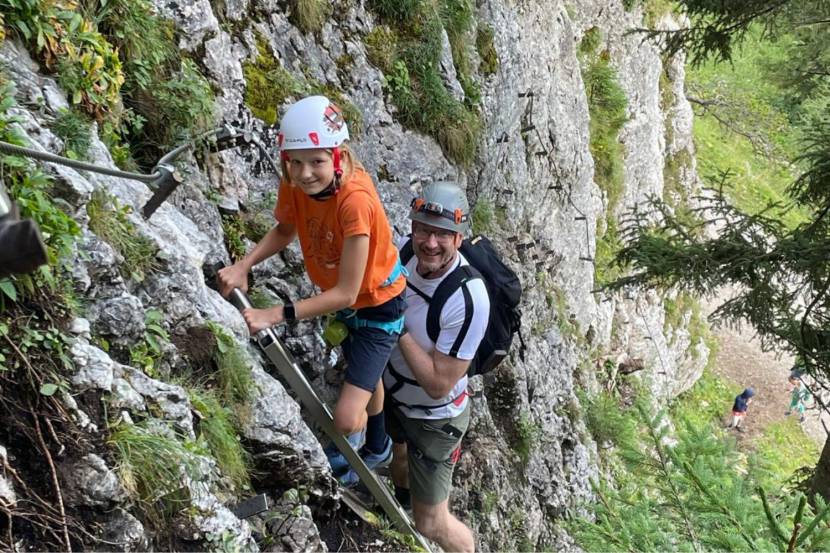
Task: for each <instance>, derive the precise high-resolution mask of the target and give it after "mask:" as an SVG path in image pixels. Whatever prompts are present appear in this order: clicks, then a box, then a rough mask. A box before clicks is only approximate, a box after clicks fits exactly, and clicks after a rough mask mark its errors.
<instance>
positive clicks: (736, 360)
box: [713, 325, 792, 443]
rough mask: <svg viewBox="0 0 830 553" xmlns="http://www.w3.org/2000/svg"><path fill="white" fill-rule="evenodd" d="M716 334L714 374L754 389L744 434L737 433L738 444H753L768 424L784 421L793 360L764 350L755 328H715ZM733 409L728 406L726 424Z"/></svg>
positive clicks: (739, 385) (740, 385) (725, 417)
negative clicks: (756, 336) (716, 354)
mask: <svg viewBox="0 0 830 553" xmlns="http://www.w3.org/2000/svg"><path fill="white" fill-rule="evenodd" d="M713 331H714V333H715V335H716V336H717V337H718V342H719V345H720V350H719V351H718V356H717V361H716V363H715V369H714V372H715V374H717V375H718V376H722V377H723V378H725V379H726V380H728V381H729V382H731V383H733V384H736V385H737V386H738V387H739V388H741V389H743V388H748V387H750V386H751V387H752V388H754V389H755V397H754V398H753V401H752V404H751V405H750V406H749V411H748V413H747V417H746V420H745V421H744V423H743V424H744V426H745V427H746V428H745V432H743V433H740V432H735V434H736V436H737V437H738V443H741V442H744V441H750V442H751V441H752V440H753V438H756V437H758V436H759V435H760V434H761V432H763V430H764V428H765V427H766V426H767V425H769V424H770V423H773V422H777V421H780V420H783V419H784V418H785V415H784V412H785V411H786V410H787V406H788V405H789V403H790V400H789V392H788V391H787V377H788V376H789V374H790V367H792V358H790V357H788V356H783V355H782V356H778V357H776V355H775V354H774V353H773V352H763V351H761V344H760V342H759V341H758V339H757V338H753V329H752V328H751V327H747V326H746V325H745V326H744V327H743V328H741V329H740V330H735V329H728V328H716V329H713ZM731 407H732V406H731V405H727V406H725V411H726V412H727V413H726V414H725V416H724V425H726V424H727V423H728V422H729V421H730V420H731V415H729V413H728V412H729V410H730V409H731Z"/></svg>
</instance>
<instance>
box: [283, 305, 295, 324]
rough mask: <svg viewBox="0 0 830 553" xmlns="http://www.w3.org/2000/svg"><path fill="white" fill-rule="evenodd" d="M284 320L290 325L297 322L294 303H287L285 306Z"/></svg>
mask: <svg viewBox="0 0 830 553" xmlns="http://www.w3.org/2000/svg"><path fill="white" fill-rule="evenodd" d="M282 318H283V319H285V321H286V322H289V323H293V322H294V321H296V320H297V314H296V313H295V312H294V304H293V303H292V302H290V301H287V302H285V303H284V304H283V306H282Z"/></svg>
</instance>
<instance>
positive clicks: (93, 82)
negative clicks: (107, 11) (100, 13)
mask: <svg viewBox="0 0 830 553" xmlns="http://www.w3.org/2000/svg"><path fill="white" fill-rule="evenodd" d="M0 12H2V13H3V14H4V19H5V21H6V25H8V27H10V28H12V29H14V30H15V32H16V33H17V34H18V35H19V36H20V37H21V38H22V39H23V41H24V42H25V43H26V44H27V46H28V47H29V49H30V50H31V51H32V52H33V53H34V54H35V55H37V56H38V57H40V58H41V59H42V60H43V62H44V64H45V65H46V67H47V68H49V69H50V70H55V69H57V70H58V82H59V83H60V84H61V86H62V87H63V88H64V89H65V90H66V91H67V92H68V93H69V97H70V98H71V101H72V103H73V104H79V105H80V106H81V107H82V108H83V109H84V110H85V111H86V112H87V113H89V114H90V115H92V116H94V117H95V118H96V119H97V120H99V121H101V120H103V119H104V118H105V116H107V115H108V114H109V113H111V111H112V110H113V108H115V107H116V105H117V104H118V102H119V99H120V96H119V92H120V89H121V85H122V84H123V83H124V74H123V71H122V67H121V61H120V59H119V57H118V51H117V50H116V49H114V48H113V47H112V44H110V43H109V42H108V41H107V40H106V38H105V37H104V36H103V35H102V34H101V33H99V32H98V31H97V30H96V29H95V25H94V23H93V22H91V21H89V20H88V19H84V17H83V16H82V15H81V14H80V13H78V12H76V11H73V10H71V9H67V7H65V6H64V5H63V4H62V3H58V2H41V1H39V0H0Z"/></svg>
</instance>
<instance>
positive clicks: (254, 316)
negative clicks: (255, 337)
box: [242, 305, 285, 334]
mask: <svg viewBox="0 0 830 553" xmlns="http://www.w3.org/2000/svg"><path fill="white" fill-rule="evenodd" d="M242 316H243V317H244V318H245V322H246V323H247V325H248V330H249V331H250V332H251V334H256V333H257V332H259V331H260V330H265V329H266V328H271V327H272V326H274V325H278V324H280V323H281V322H283V321H285V317H284V315H283V312H282V306H281V305H275V306H274V307H271V308H269V309H254V308H252V307H249V308H248V309H245V310H244V311H243V312H242Z"/></svg>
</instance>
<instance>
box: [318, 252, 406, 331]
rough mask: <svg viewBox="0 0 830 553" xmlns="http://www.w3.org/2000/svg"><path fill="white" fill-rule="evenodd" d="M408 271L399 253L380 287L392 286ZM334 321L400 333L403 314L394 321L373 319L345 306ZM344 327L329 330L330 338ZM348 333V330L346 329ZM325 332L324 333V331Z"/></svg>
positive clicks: (348, 325)
mask: <svg viewBox="0 0 830 553" xmlns="http://www.w3.org/2000/svg"><path fill="white" fill-rule="evenodd" d="M408 276H409V271H407V270H406V268H405V267H404V266H403V264H402V263H401V258H400V255H399V256H398V257H397V259H396V260H395V266H394V267H393V268H392V272H391V273H389V276H388V277H386V280H384V281H383V283H381V285H380V287H381V288H386V287H388V286H392V285H393V284H394V283H395V282H397V280H398V279H399V278H401V277H408ZM335 318H336V321H340V322H341V323H342V324H344V325H345V326H346V327H348V328H351V329H353V330H357V329H358V328H378V329H380V330H383V331H384V332H386V333H387V334H400V333H401V332H403V327H404V324H403V315H401V316H400V317H398V318H397V319H395V320H394V321H375V320H373V319H364V318H362V317H358V316H357V310H356V309H351V308H349V307H347V308H346V309H341V310H339V311H338V312H337V314H336V315H335ZM328 328H331V326H329V327H327V329H326V330H328ZM343 330H345V329H339V328H338V329H335V330H332V331H330V336H331V337H332V338H334V337H339V336H340V333H341V332H343ZM346 333H347V334H348V331H346ZM324 334H325V333H324ZM345 338H346V336H343V338H341V339H340V341H339V342H337V343H336V344H332V345H337V344H339V343H340V342H342V341H343V340H344V339H345Z"/></svg>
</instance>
